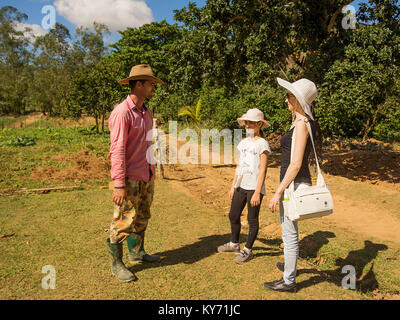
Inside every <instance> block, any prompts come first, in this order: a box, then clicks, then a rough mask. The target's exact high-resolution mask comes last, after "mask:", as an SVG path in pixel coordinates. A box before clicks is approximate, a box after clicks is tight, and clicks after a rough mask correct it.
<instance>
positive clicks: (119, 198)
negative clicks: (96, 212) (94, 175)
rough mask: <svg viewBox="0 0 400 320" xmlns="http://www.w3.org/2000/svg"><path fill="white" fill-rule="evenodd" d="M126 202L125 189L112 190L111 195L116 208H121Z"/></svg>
mask: <svg viewBox="0 0 400 320" xmlns="http://www.w3.org/2000/svg"><path fill="white" fill-rule="evenodd" d="M125 200H126V190H125V189H114V193H113V202H114V203H115V204H116V205H117V206H122V204H123V203H124V201H125Z"/></svg>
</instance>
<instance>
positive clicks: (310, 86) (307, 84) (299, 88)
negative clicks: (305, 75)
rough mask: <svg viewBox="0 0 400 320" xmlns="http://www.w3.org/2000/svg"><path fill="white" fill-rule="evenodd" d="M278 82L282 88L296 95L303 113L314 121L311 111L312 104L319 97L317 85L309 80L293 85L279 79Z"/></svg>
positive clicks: (298, 81) (302, 80)
mask: <svg viewBox="0 0 400 320" xmlns="http://www.w3.org/2000/svg"><path fill="white" fill-rule="evenodd" d="M277 80H278V83H279V84H280V85H281V86H282V87H284V88H285V89H287V90H289V91H290V92H291V93H293V94H294V96H295V97H296V99H297V101H299V103H300V105H301V107H302V109H303V111H304V112H305V113H306V114H307V115H308V116H310V118H311V119H312V120H314V116H313V114H312V111H311V104H312V102H313V101H314V100H315V98H316V97H317V95H318V90H317V87H316V86H315V83H314V82H312V81H310V80H308V79H300V80H297V81H296V82H293V83H290V82H288V81H286V80H283V79H281V78H277Z"/></svg>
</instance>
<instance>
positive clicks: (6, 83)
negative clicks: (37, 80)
mask: <svg viewBox="0 0 400 320" xmlns="http://www.w3.org/2000/svg"><path fill="white" fill-rule="evenodd" d="M27 18H28V16H27V15H26V14H24V13H22V12H19V11H18V10H17V9H16V8H14V7H11V6H5V7H2V8H1V9H0V112H2V113H16V114H21V113H24V111H25V102H26V96H27V84H28V82H29V81H27V82H25V76H26V74H28V73H29V72H28V70H27V69H29V60H30V58H31V55H30V52H29V50H28V46H29V45H30V43H29V41H28V39H27V38H25V37H24V33H23V32H22V31H17V28H16V27H17V23H19V22H23V21H25V20H26V19H27Z"/></svg>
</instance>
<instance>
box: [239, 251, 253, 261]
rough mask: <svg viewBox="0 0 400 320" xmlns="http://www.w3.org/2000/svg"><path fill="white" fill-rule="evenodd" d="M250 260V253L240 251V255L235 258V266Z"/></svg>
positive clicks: (251, 255)
mask: <svg viewBox="0 0 400 320" xmlns="http://www.w3.org/2000/svg"><path fill="white" fill-rule="evenodd" d="M251 259H253V252H252V251H249V252H247V251H246V250H241V251H240V253H239V254H238V255H237V256H236V258H235V262H236V263H237V264H243V263H245V262H247V261H249V260H251Z"/></svg>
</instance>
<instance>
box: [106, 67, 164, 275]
mask: <svg viewBox="0 0 400 320" xmlns="http://www.w3.org/2000/svg"><path fill="white" fill-rule="evenodd" d="M119 83H120V84H129V86H130V88H131V93H130V95H128V97H127V98H126V100H125V101H123V102H122V103H121V104H119V105H118V106H116V107H115V109H114V110H113V111H112V113H111V115H110V118H109V119H108V126H109V128H110V140H111V146H110V157H111V178H112V179H113V181H114V193H113V202H114V204H115V205H114V218H113V220H112V222H111V227H110V238H109V239H107V244H108V248H109V252H110V254H111V257H112V264H111V272H112V273H113V274H114V275H115V276H116V277H117V279H119V280H121V281H124V282H129V281H132V280H134V279H135V276H134V274H133V273H132V272H131V271H129V270H128V269H127V268H126V266H125V265H124V263H123V261H122V256H123V254H122V253H123V251H122V243H123V241H124V240H126V241H127V245H128V250H129V260H130V261H132V262H135V261H144V262H157V261H159V260H160V257H159V256H156V255H148V254H147V253H146V251H145V250H144V236H145V231H146V228H147V224H148V221H149V219H150V217H151V214H150V206H151V203H152V201H153V194H154V178H155V168H154V159H153V149H152V140H153V135H152V129H153V116H152V113H151V110H150V109H149V108H148V107H147V106H146V105H145V104H144V101H145V100H150V99H151V98H152V97H153V95H154V92H155V90H156V88H155V85H156V83H163V82H162V81H161V80H160V79H158V78H156V77H155V76H154V74H153V72H152V70H151V67H150V66H149V65H147V64H143V65H137V66H134V67H133V68H132V70H131V73H130V75H129V78H126V79H123V80H120V81H119Z"/></svg>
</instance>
